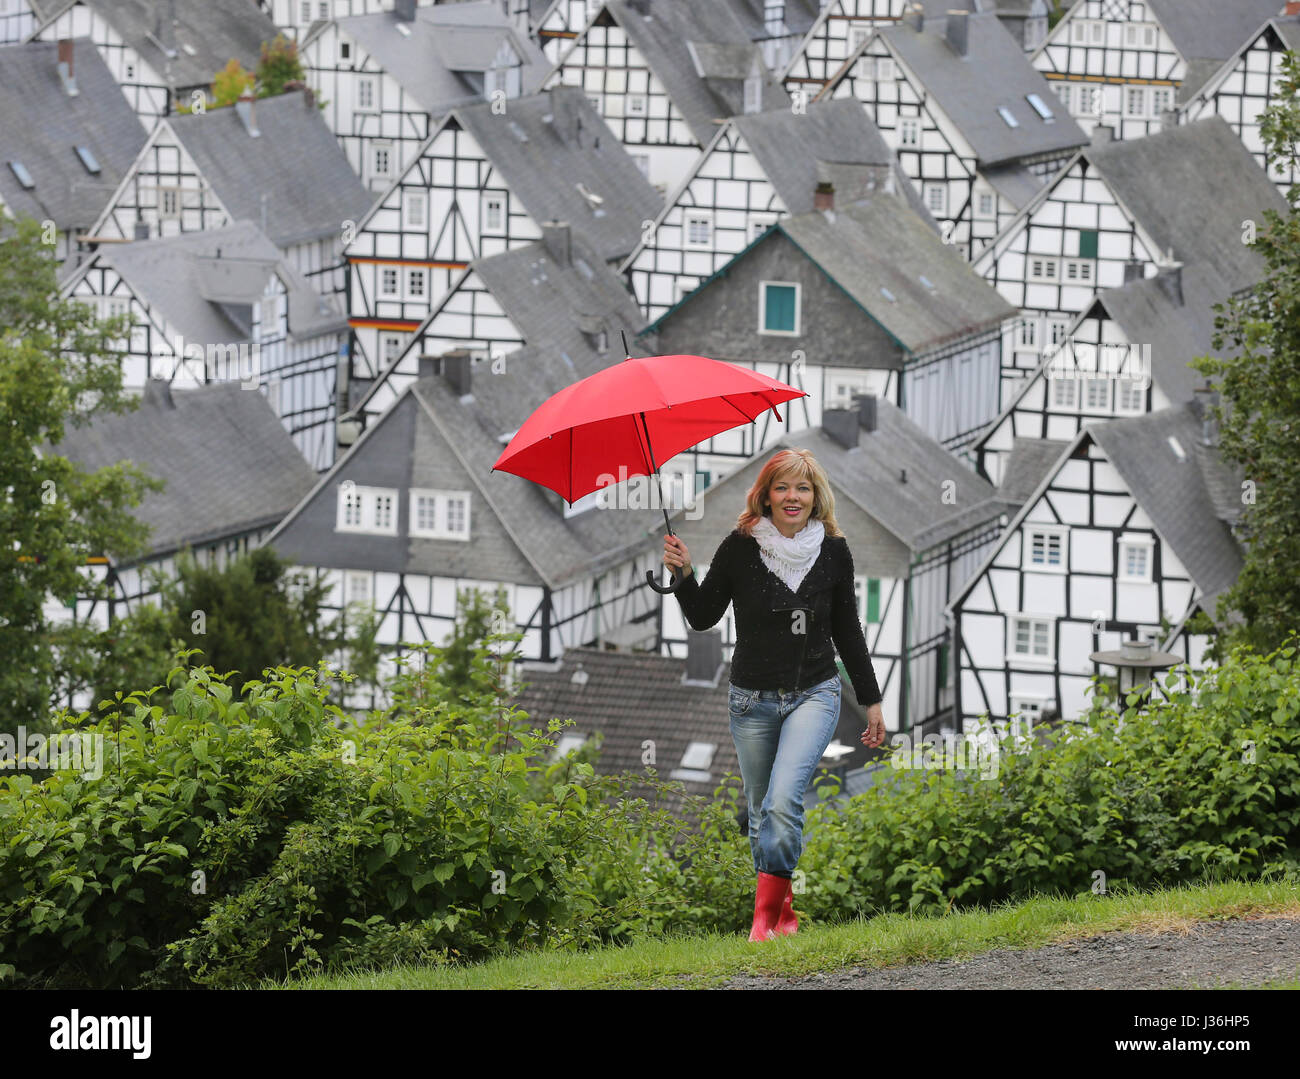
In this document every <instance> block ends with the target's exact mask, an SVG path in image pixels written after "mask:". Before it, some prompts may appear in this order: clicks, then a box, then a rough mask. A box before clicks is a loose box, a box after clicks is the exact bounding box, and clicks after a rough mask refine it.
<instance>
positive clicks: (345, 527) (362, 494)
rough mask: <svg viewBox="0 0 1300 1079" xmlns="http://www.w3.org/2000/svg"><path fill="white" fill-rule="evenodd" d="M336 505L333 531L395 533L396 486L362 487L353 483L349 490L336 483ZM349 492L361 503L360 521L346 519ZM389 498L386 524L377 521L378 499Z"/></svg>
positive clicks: (387, 534) (368, 533)
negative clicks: (387, 521)
mask: <svg viewBox="0 0 1300 1079" xmlns="http://www.w3.org/2000/svg"><path fill="white" fill-rule="evenodd" d="M338 491H339V493H338V507H337V512H336V513H335V517H334V531H336V532H359V533H364V534H366V535H371V536H396V535H397V517H398V514H397V488H396V487H362V486H361V485H360V484H355V485H353V487H352V489H351V491H350V492H349V489H348V488H347V487H345V486H344V485H343V484H342V483H340V484H339V485H338ZM350 494H353V495H355V496H356V497H357V498H358V499H359V500H360V503H361V523H360V524H352V523H350V522H349V521H348V520H346V515H345V512H344V511H345V508H346V505H347V502H348V497H349V495H350ZM385 498H386V499H390V500H391V505H390V506H389V509H390V512H391V520H390V521H389V523H388V524H387V525H381V524H380V523H379V506H380V499H385Z"/></svg>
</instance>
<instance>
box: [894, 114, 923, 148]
mask: <svg viewBox="0 0 1300 1079" xmlns="http://www.w3.org/2000/svg"><path fill="white" fill-rule="evenodd" d="M920 141H921V121H920V119H918V118H917V117H915V116H904V117H902V118H901V119H900V120H899V121H898V144H899V145H900V146H916V145H917V144H918V143H919V142H920Z"/></svg>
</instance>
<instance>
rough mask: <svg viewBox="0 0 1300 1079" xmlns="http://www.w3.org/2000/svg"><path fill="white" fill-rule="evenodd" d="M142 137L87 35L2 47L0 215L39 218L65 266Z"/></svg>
mask: <svg viewBox="0 0 1300 1079" xmlns="http://www.w3.org/2000/svg"><path fill="white" fill-rule="evenodd" d="M145 135H146V132H145V129H144V127H143V125H142V124H141V123H140V119H139V117H138V116H136V114H135V113H134V112H133V111H132V110H131V107H130V106H129V105H128V104H127V103H126V99H125V98H123V97H122V95H121V94H120V93H119V92H118V90H117V86H116V85H115V84H114V82H113V76H112V74H111V73H110V72H109V70H108V68H107V67H106V66H105V64H104V61H103V60H101V59H100V57H99V54H98V53H97V52H96V51H95V47H94V46H93V45H92V44H91V42H90V40H89V39H88V38H78V39H76V40H70V41H62V42H59V43H58V44H55V43H53V42H45V41H37V42H31V43H29V44H26V45H7V46H5V47H3V48H0V214H4V213H6V212H7V213H8V214H9V215H12V216H13V217H31V218H34V219H35V220H36V221H39V222H41V224H42V226H43V228H44V230H45V232H44V235H43V237H42V238H43V240H44V242H46V243H49V244H52V245H54V246H53V250H54V254H55V256H56V257H57V258H58V259H59V260H61V261H63V262H64V265H65V269H66V268H69V267H71V266H74V265H75V264H76V262H77V260H78V258H80V257H82V255H83V254H84V249H82V248H81V239H82V237H83V236H84V235H85V234H86V233H88V232H89V231H90V229H91V226H92V225H93V224H94V223H95V219H96V218H97V217H98V216H99V215H100V213H101V211H102V210H103V208H104V205H105V203H107V201H108V199H109V197H110V196H111V195H112V193H113V188H114V187H116V186H117V184H118V183H119V182H120V181H121V179H122V177H123V176H125V175H126V174H127V171H128V170H129V169H130V167H131V162H132V160H133V159H134V158H135V156H136V154H137V153H138V152H139V150H140V147H141V146H142V145H143V144H144V141H145Z"/></svg>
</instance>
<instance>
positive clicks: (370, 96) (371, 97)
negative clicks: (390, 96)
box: [356, 75, 378, 112]
mask: <svg viewBox="0 0 1300 1079" xmlns="http://www.w3.org/2000/svg"><path fill="white" fill-rule="evenodd" d="M356 111H357V112H376V111H378V110H377V109H376V106H375V76H374V75H359V76H358V77H357V101H356Z"/></svg>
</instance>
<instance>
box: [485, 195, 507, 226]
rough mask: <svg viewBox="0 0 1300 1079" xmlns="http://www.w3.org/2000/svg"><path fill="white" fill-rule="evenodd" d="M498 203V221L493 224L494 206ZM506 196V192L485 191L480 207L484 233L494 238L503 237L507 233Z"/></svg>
mask: <svg viewBox="0 0 1300 1079" xmlns="http://www.w3.org/2000/svg"><path fill="white" fill-rule="evenodd" d="M493 203H497V204H498V206H497V211H496V212H497V215H498V220H497V223H496V224H495V225H494V224H492V205H493ZM506 216H507V215H506V195H505V192H504V191H484V192H483V201H482V205H481V207H480V220H481V222H482V225H481V228H482V231H483V232H484V233H486V234H489V235H492V236H502V235H504V234H505V231H506Z"/></svg>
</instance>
